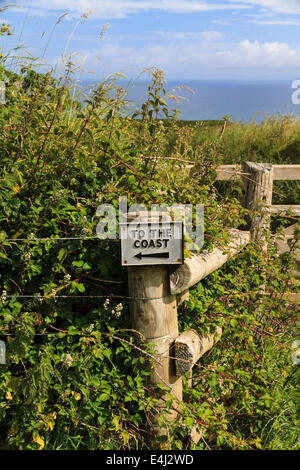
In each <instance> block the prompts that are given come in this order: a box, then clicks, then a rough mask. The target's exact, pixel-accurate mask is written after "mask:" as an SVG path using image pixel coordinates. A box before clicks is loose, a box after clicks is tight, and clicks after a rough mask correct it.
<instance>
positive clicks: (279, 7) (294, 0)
mask: <svg viewBox="0 0 300 470" xmlns="http://www.w3.org/2000/svg"><path fill="white" fill-rule="evenodd" d="M229 2H230V3H238V4H241V3H244V4H246V5H248V6H250V5H256V6H259V7H263V8H267V9H269V10H272V11H275V12H277V13H294V14H300V0H229Z"/></svg>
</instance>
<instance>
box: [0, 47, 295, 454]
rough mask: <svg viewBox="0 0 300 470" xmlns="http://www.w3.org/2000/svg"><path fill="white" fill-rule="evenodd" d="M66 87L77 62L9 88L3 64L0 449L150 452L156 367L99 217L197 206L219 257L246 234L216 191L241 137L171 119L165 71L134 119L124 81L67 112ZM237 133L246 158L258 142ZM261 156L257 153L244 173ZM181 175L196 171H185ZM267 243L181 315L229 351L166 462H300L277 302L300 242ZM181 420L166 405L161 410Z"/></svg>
mask: <svg viewBox="0 0 300 470" xmlns="http://www.w3.org/2000/svg"><path fill="white" fill-rule="evenodd" d="M73 72H74V65H73V64H72V63H71V62H70V61H69V62H66V64H65V71H64V73H63V74H61V75H62V76H59V77H57V76H56V75H55V74H53V73H50V72H46V73H41V72H40V71H39V72H38V71H36V70H35V67H34V66H33V65H32V64H20V67H19V69H18V71H17V72H15V71H14V72H13V71H11V70H10V69H9V67H8V66H7V65H6V58H5V57H4V56H2V59H1V58H0V80H5V81H6V100H7V102H6V104H5V105H0V126H1V134H2V139H1V142H0V157H1V169H0V172H1V180H0V181H1V182H0V187H1V192H0V224H1V230H0V243H1V251H0V259H1V272H0V284H1V286H0V289H1V291H0V293H1V302H0V318H1V323H0V337H1V339H4V340H5V342H6V345H7V361H6V364H5V365H1V366H0V367H1V368H0V376H1V382H0V441H1V447H2V448H3V449H11V448H15V449H114V450H117V449H145V448H147V432H148V431H147V427H146V423H147V420H148V419H149V418H151V416H152V415H153V414H155V412H156V407H157V400H158V399H159V395H156V394H153V393H151V391H150V390H149V389H148V387H147V377H148V375H149V374H150V372H151V364H152V361H153V360H155V356H154V352H153V351H152V349H151V345H146V344H145V343H144V342H143V340H142V338H140V337H139V336H137V335H136V333H135V332H134V331H132V330H131V324H130V316H129V305H128V299H127V296H128V293H127V276H126V271H125V270H124V269H122V268H121V267H120V263H119V243H118V242H117V241H115V240H100V239H98V238H96V236H95V233H96V226H97V223H98V222H99V219H98V217H97V216H96V210H97V207H98V205H99V204H100V203H104V202H106V203H112V204H113V205H114V206H115V207H116V208H117V207H118V202H119V197H120V196H124V195H126V196H127V197H128V203H129V204H130V205H131V204H134V203H143V204H145V206H146V207H149V206H150V205H151V204H153V203H156V204H164V203H165V204H173V203H190V204H196V203H198V204H199V203H202V204H205V245H204V248H206V249H208V250H210V249H212V247H213V246H215V245H216V244H220V245H221V246H224V247H225V246H226V243H227V242H228V234H227V232H226V230H225V228H228V227H242V228H243V227H244V228H245V222H244V217H245V214H246V211H245V210H244V209H243V208H242V207H241V205H240V203H239V199H238V195H239V189H238V186H237V185H236V184H235V185H233V186H232V187H227V188H226V190H224V191H223V192H222V187H220V186H218V184H216V182H215V179H216V172H215V169H216V167H217V166H218V165H219V164H220V163H221V162H224V159H225V155H224V153H223V152H222V151H221V146H222V145H223V146H226V145H227V148H230V149H231V148H233V143H232V146H230V145H229V140H230V136H232V142H234V137H233V136H234V135H235V134H234V129H235V126H234V124H232V125H230V124H231V123H227V126H226V129H225V128H224V132H223V133H222V139H221V140H220V133H219V131H218V127H213V126H211V127H210V128H209V133H211V132H214V133H215V134H214V136H210V137H209V138H208V137H207V136H208V134H207V133H206V131H204V130H203V126H202V127H201V123H199V125H196V126H185V125H182V123H181V122H180V121H179V120H178V119H176V118H172V119H171V116H174V115H175V116H176V112H173V113H172V114H169V110H168V106H167V103H166V101H165V98H166V96H167V93H166V91H165V81H164V75H163V73H162V72H161V71H159V70H157V69H153V70H152V71H151V70H150V78H151V83H150V85H149V89H148V96H147V97H146V101H145V102H144V103H143V104H142V106H141V109H134V110H132V112H131V118H130V115H129V116H128V108H127V105H126V101H125V98H126V90H124V89H123V88H122V87H120V86H119V84H118V75H116V76H110V77H108V78H106V79H104V80H103V81H101V82H100V83H99V84H98V85H97V87H95V88H94V90H93V94H92V95H91V96H87V95H86V94H85V93H84V91H83V90H80V89H76V93H75V97H74V93H73V92H72V87H73V86H74V84H73V80H72V76H73ZM148 73H149V71H148ZM162 117H164V118H167V119H166V120H164V121H162V119H161V118H162ZM274 122H275V121H274ZM270 125H271V129H269V128H268V129H269V130H270V132H272V129H273V127H274V126H275V124H274V123H273V121H272V123H271V124H270ZM290 125H291V126H293V129H295V130H297V132H298V127H297V125H296V123H295V124H294V123H293V124H292V122H291V123H290ZM251 126H254V124H251ZM266 126H268V123H263V124H262V128H263V132H266V130H265V127H266ZM275 127H276V126H275ZM237 128H238V132H239V134H238V135H239V136H240V138H241V137H242V136H244V138H245V141H247V142H248V144H249V146H250V141H251V139H248V140H247V138H246V136H247V135H248V134H247V133H248V130H249V128H248V127H247V126H243V127H242V126H237ZM260 129H261V128H260V127H259V126H257V128H255V132H256V133H257V135H258V134H259V132H260ZM205 133H206V134H205ZM205 135H206V137H205ZM226 139H228V141H227V140H226ZM274 139H275V137H274ZM258 140H259V139H258ZM274 142H275V140H274ZM280 143H281V144H282V140H280ZM248 144H247V145H245V148H246V147H247V148H248ZM274 147H275V144H274ZM223 148H224V147H223ZM249 148H251V147H249ZM244 155H245V154H241V158H244ZM256 155H257V152H256V151H255V152H254V151H253V153H251V152H250V150H249V149H248V153H247V159H248V160H254V161H255V156H256ZM265 155H266V154H264V158H265ZM264 158H263V159H264ZM225 160H226V159H225ZM188 161H194V162H196V165H195V167H194V168H193V169H192V170H190V171H189V170H187V169H186V164H187V162H188ZM235 161H236V160H235ZM225 162H226V163H229V161H228V160H227V161H225ZM223 189H224V188H223ZM294 202H295V201H294ZM278 230H280V229H278ZM36 238H38V239H42V240H36ZM48 238H50V239H51V238H59V240H57V239H56V240H49V239H48ZM63 238H67V240H63ZM72 238H73V239H72ZM273 238H274V237H273V236H272V237H271V238H270V240H269V248H268V251H267V252H264V251H263V250H262V249H261V246H260V243H255V242H251V243H250V244H249V246H247V247H246V248H245V249H244V250H243V251H242V252H241V253H240V254H239V255H238V256H237V257H236V258H234V259H233V260H230V261H229V262H228V263H227V264H226V265H225V266H224V267H222V268H221V269H219V270H218V271H216V272H214V273H213V274H211V275H210V276H208V277H207V278H206V279H204V280H203V281H202V282H201V283H199V284H198V285H196V286H195V287H194V288H193V289H191V296H190V300H189V301H188V302H185V303H184V304H182V306H181V307H180V308H179V324H180V331H183V330H184V329H186V328H189V327H192V328H197V330H198V331H199V332H200V333H201V332H207V331H209V330H210V331H213V330H214V328H215V327H216V326H221V327H222V329H223V336H222V338H221V340H220V341H219V342H218V343H217V344H216V346H215V347H214V348H213V349H212V350H211V351H210V352H209V353H207V354H206V355H205V356H204V357H203V358H202V359H201V361H199V363H198V364H197V365H196V366H195V367H194V372H193V387H192V388H189V387H188V382H187V378H184V384H185V388H184V403H183V404H180V405H179V416H180V419H181V420H180V422H176V423H171V424H170V436H171V446H172V448H173V449H190V448H191V449H295V448H299V442H298V440H297V439H298V435H297V399H298V397H297V388H296V383H297V377H298V375H299V368H298V367H297V365H295V364H293V362H292V360H291V354H292V352H293V350H292V343H293V341H294V340H295V339H296V332H297V330H296V326H297V324H296V319H297V311H298V307H297V305H296V304H289V303H288V302H287V300H286V298H285V297H284V293H285V292H287V291H295V290H296V288H297V285H296V281H295V280H294V279H293V278H292V277H291V274H290V270H291V268H292V266H293V263H294V256H293V254H294V252H295V249H296V248H297V246H298V245H297V243H298V239H299V233H298V232H295V237H294V239H293V240H292V241H291V245H290V252H289V253H287V254H285V255H284V256H279V255H278V253H277V251H276V248H275V245H274V240H273ZM18 239H23V240H21V241H20V240H18ZM43 239H44V240H43ZM263 284H265V285H266V291H265V295H262V293H261V286H262V285H263ZM26 296H29V297H26ZM163 388H164V384H162V389H163ZM174 405H175V401H174V399H172V397H170V400H168V401H167V403H166V410H167V409H168V408H170V407H173V406H174ZM195 425H196V426H197V427H198V429H199V430H200V431H201V432H202V433H203V437H202V438H201V440H200V441H199V443H198V444H197V445H195V444H193V442H192V441H191V438H190V431H191V429H192V427H194V426H195ZM161 445H162V446H164V443H162V444H161Z"/></svg>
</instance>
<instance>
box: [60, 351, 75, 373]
mask: <svg viewBox="0 0 300 470" xmlns="http://www.w3.org/2000/svg"><path fill="white" fill-rule="evenodd" d="M62 362H63V364H64V366H65V367H66V368H67V369H69V367H71V366H72V364H73V357H72V356H71V354H66V355H65V356H64V358H63V360H62Z"/></svg>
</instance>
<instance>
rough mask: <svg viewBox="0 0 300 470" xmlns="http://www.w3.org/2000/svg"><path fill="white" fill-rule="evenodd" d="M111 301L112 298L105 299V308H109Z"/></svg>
mask: <svg viewBox="0 0 300 470" xmlns="http://www.w3.org/2000/svg"><path fill="white" fill-rule="evenodd" d="M109 302H110V299H106V301H105V302H104V304H103V308H104V310H107V309H108V306H109Z"/></svg>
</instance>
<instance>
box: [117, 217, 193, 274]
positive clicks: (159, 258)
mask: <svg viewBox="0 0 300 470" xmlns="http://www.w3.org/2000/svg"><path fill="white" fill-rule="evenodd" d="M120 238H121V261H122V266H139V265H157V264H183V261H184V255H183V224H182V222H138V221H136V222H130V223H126V224H120Z"/></svg>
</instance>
